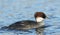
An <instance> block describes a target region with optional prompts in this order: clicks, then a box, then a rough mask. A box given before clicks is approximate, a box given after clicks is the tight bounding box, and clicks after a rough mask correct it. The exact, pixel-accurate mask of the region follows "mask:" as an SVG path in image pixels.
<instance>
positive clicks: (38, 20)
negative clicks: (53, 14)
mask: <svg viewBox="0 0 60 35" xmlns="http://www.w3.org/2000/svg"><path fill="white" fill-rule="evenodd" d="M34 17H35V21H33V20H22V21H17V22H15V23H13V24H11V25H9V26H8V27H6V26H5V28H8V29H12V30H30V29H33V28H35V29H36V32H37V33H38V34H41V32H43V30H44V28H43V26H44V19H46V14H45V13H44V12H35V14H34ZM3 28H4V27H3Z"/></svg>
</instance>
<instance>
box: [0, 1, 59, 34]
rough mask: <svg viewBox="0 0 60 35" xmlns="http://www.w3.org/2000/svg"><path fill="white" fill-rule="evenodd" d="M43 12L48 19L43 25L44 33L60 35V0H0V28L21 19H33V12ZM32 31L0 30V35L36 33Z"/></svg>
mask: <svg viewBox="0 0 60 35" xmlns="http://www.w3.org/2000/svg"><path fill="white" fill-rule="evenodd" d="M37 11H42V12H44V13H45V14H46V15H47V17H48V19H46V20H45V21H44V22H45V25H51V26H50V27H47V28H45V30H44V35H60V24H59V23H60V12H59V11H60V0H0V28H1V27H3V26H9V25H10V24H12V23H14V22H16V21H21V20H27V19H28V20H35V19H34V13H35V12H37ZM31 31H32V33H28V34H26V32H23V34H21V33H19V32H21V31H7V30H0V35H36V34H35V33H36V32H35V30H34V29H33V30H31Z"/></svg>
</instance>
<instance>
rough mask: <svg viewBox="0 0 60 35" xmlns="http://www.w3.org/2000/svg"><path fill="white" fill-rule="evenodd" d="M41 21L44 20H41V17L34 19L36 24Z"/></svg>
mask: <svg viewBox="0 0 60 35" xmlns="http://www.w3.org/2000/svg"><path fill="white" fill-rule="evenodd" d="M43 20H44V18H42V17H37V18H36V21H37V22H41V21H43Z"/></svg>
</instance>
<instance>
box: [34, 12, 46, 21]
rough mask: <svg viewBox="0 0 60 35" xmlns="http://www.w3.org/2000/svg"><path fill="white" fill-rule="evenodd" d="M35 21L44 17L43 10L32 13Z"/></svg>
mask: <svg viewBox="0 0 60 35" xmlns="http://www.w3.org/2000/svg"><path fill="white" fill-rule="evenodd" d="M34 17H35V19H36V21H37V22H41V21H42V20H44V19H45V18H46V15H45V14H44V13H43V12H36V13H35V15H34Z"/></svg>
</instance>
